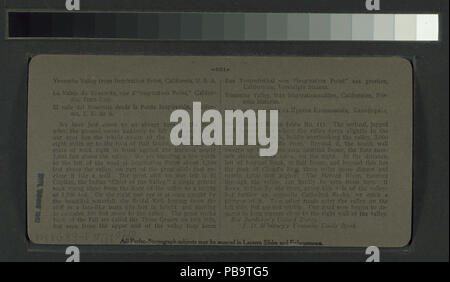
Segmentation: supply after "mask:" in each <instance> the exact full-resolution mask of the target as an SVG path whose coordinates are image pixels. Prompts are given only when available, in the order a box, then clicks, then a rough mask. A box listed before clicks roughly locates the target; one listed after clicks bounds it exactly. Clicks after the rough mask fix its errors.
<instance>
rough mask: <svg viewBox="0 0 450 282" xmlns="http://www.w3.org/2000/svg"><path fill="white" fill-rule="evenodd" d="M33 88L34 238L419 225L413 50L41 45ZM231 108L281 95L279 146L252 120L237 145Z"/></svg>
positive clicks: (339, 242)
mask: <svg viewBox="0 0 450 282" xmlns="http://www.w3.org/2000/svg"><path fill="white" fill-rule="evenodd" d="M28 101H29V104H28V140H27V144H28V145H27V146H28V153H27V159H28V171H27V175H28V179H27V191H28V192H27V195H28V201H27V208H28V212H27V214H28V236H29V238H30V240H31V241H32V242H34V243H39V244H143V245H152V244H153V245H234V246H369V245H375V246H380V247H400V246H404V245H406V244H408V242H409V240H410V235H411V196H412V68H411V65H410V63H409V62H408V61H407V60H404V59H401V58H303V57H247V56H246V57H244V56H242V57H240V56H234V57H224V56H215V57H213V56H97V55H39V56H36V57H34V58H33V59H32V60H31V62H30V66H29V92H28ZM194 102H199V103H201V109H200V114H199V115H198V114H195V113H194V111H193V105H194ZM213 109H214V110H216V112H219V113H220V114H221V118H222V123H223V124H221V126H222V127H221V133H222V134H221V135H222V136H220V137H222V139H220V141H221V142H222V143H223V145H217V144H219V141H217V142H218V143H216V144H215V145H211V146H208V145H205V144H204V142H206V141H205V140H207V138H208V136H209V135H207V136H206V137H205V138H206V139H202V135H201V134H202V133H203V130H204V129H205V128H206V127H207V126H208V124H209V123H208V122H203V123H201V125H200V127H201V128H199V127H198V126H197V127H196V126H194V122H195V120H197V121H198V120H199V119H202V118H206V116H203V114H204V113H205V112H206V111H208V110H213ZM176 110H185V111H186V112H187V113H188V114H189V118H190V124H189V125H190V129H189V130H190V131H189V133H190V136H189V141H190V144H191V145H179V146H175V145H173V144H172V142H171V132H172V130H174V127H175V126H176V125H177V123H176V122H171V121H170V116H171V114H172V113H173V112H174V111H176ZM226 110H242V111H243V112H245V111H246V110H253V111H254V113H255V114H257V115H258V117H259V116H260V112H259V110H266V111H267V120H266V121H267V122H266V123H265V125H266V129H267V131H266V133H267V134H269V130H270V129H274V128H275V127H273V126H272V125H271V124H270V123H269V110H276V111H278V120H277V127H278V128H277V134H278V137H277V138H278V139H277V143H278V144H277V151H276V153H275V154H274V155H272V156H260V155H259V152H260V149H264V148H267V147H268V145H267V146H263V145H261V143H259V141H260V139H259V135H258V136H256V137H255V136H251V135H248V131H247V130H250V129H251V124H252V123H251V122H252V121H251V120H246V122H245V124H244V125H245V126H246V127H245V130H244V131H243V132H244V133H245V138H244V139H243V141H244V145H235V144H234V145H225V138H226V137H225V133H223V132H224V131H225V128H224V127H225V126H224V124H225V113H226ZM209 113H211V112H209ZM258 122H259V120H256V125H255V126H261V125H263V123H262V122H261V123H258ZM236 124H237V122H236ZM271 126H272V127H271ZM237 127H238V125H236V128H237ZM249 128H250V129H249ZM253 129H254V128H253ZM236 130H237V129H236ZM255 130H256V129H255ZM222 131H223V132H222ZM199 132H200V135H198V134H197V133H199ZM255 132H256V131H255ZM258 132H259V131H258ZM261 132H263V131H262V130H261ZM216 133H218V132H216ZM235 134H236V136H237V135H238V133H237V131H236V132H235ZM258 134H259V133H258ZM236 136H235V137H234V138H237V137H236ZM175 137H176V136H175ZM216 137H217V136H216ZM195 138H197V141H194V139H195ZM252 138H256V141H257V143H256V145H252V144H253V143H252V142H251V140H252ZM217 140H219V138H217ZM261 140H262V139H261ZM195 142H200V144H201V145H192V144H194V143H195ZM236 142H237V141H236ZM266 144H267V143H266ZM272 145H273V144H272Z"/></svg>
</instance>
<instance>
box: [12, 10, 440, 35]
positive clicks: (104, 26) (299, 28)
mask: <svg viewBox="0 0 450 282" xmlns="http://www.w3.org/2000/svg"><path fill="white" fill-rule="evenodd" d="M8 30H9V38H91V39H102V38H103V39H146V40H219V41H220V40H239V41H247V40H249V41H254V40H256V41H311V40H312V41H315V40H319V41H328V40H338V41H437V40H439V15H437V14H324V13H200V12H198V13H197V12H177V13H173V12H164V13H153V12H152V13H131V12H127V13H122V12H120V13H119V12H117V13H116V12H114V13H113V12H104V13H100V12H95V13H93V12H76V13H73V12H19V11H16V12H8Z"/></svg>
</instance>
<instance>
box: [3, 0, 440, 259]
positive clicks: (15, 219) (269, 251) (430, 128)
mask: <svg viewBox="0 0 450 282" xmlns="http://www.w3.org/2000/svg"><path fill="white" fill-rule="evenodd" d="M448 3H449V2H448V1H447V0H422V1H420V0H408V1H405V0H381V11H380V13H439V15H440V41H439V42H332V41H327V42H320V41H316V42H313V41H309V42H308V41H303V42H257V41H256V42H226V41H225V42H207V41H202V42H194V41H192V42H189V41H148V40H147V41H125V40H104V39H103V40H76V39H73V40H58V39H51V40H49V39H44V40H43V39H40V40H32V39H26V40H22V39H8V38H7V34H6V32H5V31H6V23H7V11H8V10H13V9H24V10H29V9H39V10H49V11H65V0H46V1H44V0H42V1H37V0H29V1H26V0H15V1H13V0H4V1H1V2H0V261H21V260H26V261H65V259H66V255H65V248H66V247H67V246H41V245H34V244H31V243H29V241H28V240H27V236H26V124H27V112H26V111H27V69H28V68H27V66H28V61H29V58H31V57H32V56H34V55H37V54H123V55H136V54H139V55H291V56H292V55H297V56H402V57H405V58H408V59H410V60H411V61H412V63H413V66H414V152H413V153H414V179H413V182H414V187H413V231H412V240H411V243H410V245H409V246H407V247H405V248H385V249H381V260H382V261H448V247H449V229H448V227H449V216H448V208H449V185H448V184H449V181H448V180H449V178H448V172H449V166H448V156H449V152H448V148H449V143H448V132H449V127H448V121H449V115H448V109H449V108H448V105H449V103H448V102H449V98H448V97H449V87H448V63H449V61H448ZM81 10H82V11H88V10H91V11H93V10H96V11H200V12H201V11H216V12H225V11H228V12H233V11H234V12H237V11H242V12H258V11H259V12H326V13H331V12H342V13H367V12H368V11H366V10H365V0H339V1H338V0H297V1H289V0H277V1H273V0H251V1H250V0H247V1H243V0H241V1H237V0H234V1H231V0H229V1H227V0H171V1H170V0H151V1H150V0H149V1H144V0H127V1H123V0H109V1H108V0H81ZM408 106H409V105H408V104H405V107H408ZM78 247H79V248H80V250H81V260H82V261H124V260H125V261H143V260H144V261H180V260H183V261H364V260H365V259H366V255H365V253H364V252H365V248H308V247H284V248H277V247H249V248H245V249H242V248H238V247H212V246H209V247H198V246H195V247H194V246H191V247H184V246H176V247H175V246H172V247H161V246H78Z"/></svg>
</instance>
